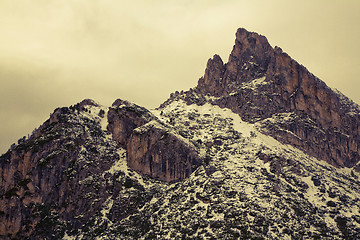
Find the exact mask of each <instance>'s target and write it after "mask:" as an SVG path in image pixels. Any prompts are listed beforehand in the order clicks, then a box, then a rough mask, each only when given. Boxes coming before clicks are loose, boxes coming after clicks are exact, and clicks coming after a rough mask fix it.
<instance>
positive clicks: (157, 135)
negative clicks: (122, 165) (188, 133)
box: [108, 99, 202, 182]
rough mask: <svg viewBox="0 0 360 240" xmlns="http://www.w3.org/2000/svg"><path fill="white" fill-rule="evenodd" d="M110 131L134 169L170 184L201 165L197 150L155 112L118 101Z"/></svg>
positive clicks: (111, 118)
mask: <svg viewBox="0 0 360 240" xmlns="http://www.w3.org/2000/svg"><path fill="white" fill-rule="evenodd" d="M108 122H109V125H108V130H109V131H110V132H111V133H112V135H113V138H114V139H115V140H116V141H117V142H118V143H119V144H120V145H122V146H124V147H125V148H126V150H127V163H128V166H129V167H130V168H131V169H134V170H136V171H138V172H139V173H142V174H145V175H148V176H150V177H152V178H156V179H159V180H162V181H166V182H176V181H179V180H182V179H184V178H186V177H188V176H190V174H191V173H192V172H193V171H194V170H195V169H196V168H197V167H198V166H200V165H201V163H202V162H201V160H200V157H199V156H198V154H197V152H196V150H195V147H194V146H192V144H191V143H190V142H188V141H186V140H185V139H184V138H182V137H181V136H180V135H179V134H177V133H176V131H175V130H174V129H172V128H171V127H170V126H168V125H165V124H164V123H162V122H160V121H159V119H157V118H156V117H155V116H154V115H153V114H152V113H151V112H149V111H148V110H147V109H145V108H142V107H140V106H138V105H136V104H132V103H129V102H127V101H123V100H120V99H118V100H116V101H115V102H114V104H113V105H112V107H111V108H109V113H108Z"/></svg>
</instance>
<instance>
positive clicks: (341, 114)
mask: <svg viewBox="0 0 360 240" xmlns="http://www.w3.org/2000/svg"><path fill="white" fill-rule="evenodd" d="M194 92H195V93H196V94H197V96H196V97H194ZM199 94H200V95H203V96H202V97H199ZM210 96H211V97H210ZM209 97H210V98H209ZM181 98H183V99H186V101H188V103H197V104H199V102H200V104H204V103H205V102H211V103H212V104H216V105H219V106H220V107H223V108H229V109H231V110H232V111H234V112H235V113H238V114H239V115H240V116H241V117H242V119H243V120H245V121H248V122H251V123H254V122H258V123H259V124H260V125H261V126H262V127H263V131H264V132H266V133H268V134H270V135H271V136H273V137H274V138H276V139H278V140H280V141H282V142H284V143H289V144H291V145H293V146H296V147H298V148H300V149H303V150H305V151H306V152H308V153H309V154H311V155H312V156H315V157H317V158H319V159H323V160H325V161H327V162H328V163H330V164H332V165H334V166H337V167H353V166H354V165H355V164H356V163H358V162H359V160H360V126H359V120H360V110H359V107H358V105H357V104H355V103H353V102H352V101H351V100H349V99H347V98H346V97H345V96H343V95H342V94H341V93H338V92H335V91H333V90H332V89H330V88H329V87H327V86H326V84H325V83H324V82H322V81H321V80H320V79H318V78H317V77H315V76H314V75H312V74H311V73H310V72H309V71H308V70H307V69H306V68H305V67H303V66H302V65H300V64H299V63H297V62H296V61H295V60H293V59H292V58H291V57H289V56H288V55H287V54H286V53H284V52H283V51H282V50H281V49H280V48H279V47H275V48H272V47H271V46H270V44H269V43H268V41H267V40H266V38H265V37H264V36H261V35H259V34H257V33H251V32H248V31H246V30H245V29H239V30H238V31H237V33H236V40H235V45H234V48H233V50H232V52H231V54H230V57H229V61H228V63H226V64H223V62H222V60H221V59H220V57H219V56H217V55H215V56H214V57H213V58H212V59H210V60H209V61H208V64H207V67H206V70H205V75H204V77H203V78H201V79H200V80H199V82H198V85H197V87H196V88H195V89H194V90H191V91H189V92H187V93H186V94H185V96H182V97H181ZM201 98H202V99H203V100H202V101H200V100H199V99H201ZM193 99H196V101H193ZM287 113H293V114H291V116H292V119H286V121H278V120H281V119H282V118H281V117H279V116H281V115H284V114H285V115H286V114H287Z"/></svg>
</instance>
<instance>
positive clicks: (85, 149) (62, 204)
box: [0, 100, 119, 239]
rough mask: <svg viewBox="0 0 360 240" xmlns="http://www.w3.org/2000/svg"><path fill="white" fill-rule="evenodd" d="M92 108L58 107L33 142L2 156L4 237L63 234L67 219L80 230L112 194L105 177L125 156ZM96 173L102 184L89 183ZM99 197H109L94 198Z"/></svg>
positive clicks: (0, 185) (0, 217) (0, 228)
mask: <svg viewBox="0 0 360 240" xmlns="http://www.w3.org/2000/svg"><path fill="white" fill-rule="evenodd" d="M87 101H89V100H87ZM91 103H93V102H91ZM92 106H93V111H95V110H96V111H97V112H99V111H100V108H99V107H98V106H97V107H95V106H94V105H92ZM90 108H91V105H89V104H86V101H85V102H82V103H81V104H77V105H76V107H70V108H67V107H65V108H59V109H57V110H55V111H54V113H53V114H52V115H51V117H50V119H49V120H47V121H46V122H45V123H44V124H43V125H42V126H40V128H39V129H37V130H36V131H35V132H34V134H33V135H32V136H31V137H30V138H29V139H28V140H26V141H24V142H23V143H21V144H19V145H18V146H16V147H15V148H14V149H13V150H11V151H8V152H7V153H6V154H4V155H3V156H1V159H0V164H1V168H0V212H1V214H0V236H2V237H9V238H19V239H24V238H26V237H29V238H34V236H38V237H39V238H41V237H45V236H47V237H50V238H54V239H55V238H59V237H60V236H63V234H64V231H65V228H67V227H68V226H67V221H70V220H71V221H72V223H73V225H72V227H71V228H73V229H77V228H78V227H79V226H81V225H82V224H83V222H84V221H87V220H88V219H90V218H91V216H92V215H93V214H94V213H95V212H96V211H97V210H98V209H99V207H100V206H101V205H102V204H103V203H104V201H105V200H106V198H107V196H110V195H111V194H110V191H108V189H106V188H105V182H106V181H105V179H104V178H101V177H100V176H101V174H102V173H103V172H105V171H106V170H108V169H109V168H110V166H111V165H112V164H113V163H114V162H115V161H117V160H118V159H119V155H118V154H117V149H116V144H115V143H112V142H109V141H105V140H104V139H105V138H104V136H105V133H104V132H103V131H102V129H101V126H100V124H99V123H100V121H101V117H99V116H97V113H95V114H94V116H90V115H89V113H88V111H90V110H88V109H90ZM85 110H86V111H85ZM90 176H91V178H93V177H94V178H95V177H96V178H97V180H98V181H97V183H96V186H95V185H91V184H88V183H87V181H88V182H89V183H90V182H91V179H89V177H90ZM97 195H102V196H103V197H104V198H102V199H99V201H94V200H95V199H97ZM80 215H81V217H78V218H76V219H75V216H80Z"/></svg>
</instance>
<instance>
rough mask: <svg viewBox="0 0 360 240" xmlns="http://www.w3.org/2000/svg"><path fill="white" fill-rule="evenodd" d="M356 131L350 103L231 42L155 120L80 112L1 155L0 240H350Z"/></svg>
mask: <svg viewBox="0 0 360 240" xmlns="http://www.w3.org/2000/svg"><path fill="white" fill-rule="evenodd" d="M294 69H296V71H294ZM314 89H316V90H314ZM307 91H310V92H307ZM324 96H325V97H324ZM322 97H324V98H322ZM328 97H329V98H328ZM302 98H304V102H301V99H302ZM299 99H300V100H299ZM324 99H328V100H329V101H330V103H332V105H331V106H327V103H326V101H325V100H324ZM302 104H303V105H302ZM324 109H325V110H326V111H329V112H330V116H329V118H327V115H324V114H325V113H322V111H325V110H324ZM337 115H338V116H339V118H340V120H341V121H340V122H337V120H336V117H335V116H337ZM358 123H359V122H358V106H357V105H356V104H354V103H352V102H351V101H350V100H348V99H347V98H346V97H344V96H343V95H341V94H340V93H336V92H334V91H332V90H331V89H330V88H328V87H326V85H325V84H324V83H323V82H321V81H320V80H319V79H317V78H316V77H314V76H312V75H311V74H310V73H308V72H307V70H306V69H305V68H304V67H302V66H300V65H299V64H297V63H296V62H295V61H294V60H291V59H290V57H288V56H287V55H286V54H284V53H282V52H281V51H280V50H279V48H275V49H273V48H272V47H271V46H270V45H269V44H268V42H267V40H266V38H265V37H263V36H260V35H258V34H256V33H249V32H247V31H246V30H244V29H239V30H238V32H237V40H236V43H235V46H234V50H233V52H232V54H231V55H230V59H229V62H228V63H227V64H223V62H222V60H221V59H220V57H218V56H216V55H215V56H214V58H213V59H211V60H209V62H208V66H207V69H206V71H205V76H204V78H202V79H200V80H199V83H198V86H197V87H195V88H194V89H191V90H189V91H186V92H180V93H176V94H171V97H170V99H168V100H167V101H166V102H165V103H163V104H162V105H161V106H160V107H159V108H158V109H156V110H147V109H145V108H143V107H140V106H138V105H136V104H133V103H130V102H128V101H124V100H120V99H118V100H116V101H115V102H114V103H113V105H112V106H110V107H104V106H101V105H99V104H97V103H95V102H94V101H92V100H88V99H87V100H84V101H82V102H81V103H78V104H76V105H74V106H70V107H63V108H59V109H56V110H55V111H54V113H53V114H51V116H50V119H49V120H47V121H46V122H45V123H44V124H43V125H42V126H40V127H39V128H38V129H36V130H35V131H34V132H33V134H32V135H31V136H30V137H29V138H28V139H22V140H21V141H19V144H18V145H15V146H14V147H12V148H11V149H9V151H8V152H7V153H6V154H4V155H2V156H1V157H0V166H1V168H0V236H1V238H3V239H12V238H15V239H39V238H41V239H239V238H240V239H358V238H359V237H360V236H359V233H360V198H359V197H360V189H359V188H360V180H359V176H360V174H359V172H358V171H357V170H358V165H357V163H358V157H357V155H356V152H355V150H356V148H357V146H358V143H359V141H358V132H357V131H355V130H354V129H355V126H358ZM324 145H326V146H327V148H326V147H324ZM326 150H328V152H327V151H326ZM351 156H352V158H351ZM323 160H325V161H323Z"/></svg>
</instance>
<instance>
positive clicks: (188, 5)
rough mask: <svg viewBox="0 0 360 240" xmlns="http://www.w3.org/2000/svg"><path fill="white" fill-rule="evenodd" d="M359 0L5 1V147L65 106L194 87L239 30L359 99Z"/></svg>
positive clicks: (1, 139) (152, 98) (0, 113)
mask: <svg viewBox="0 0 360 240" xmlns="http://www.w3.org/2000/svg"><path fill="white" fill-rule="evenodd" d="M359 12H360V1H358V0H343V1H340V0H316V1H313V0H302V1H292V0H252V1H248V0H246V1H245V0H226V1H224V0H196V1H194V0H191V1H190V0H176V1H175V0H151V1H149V0H132V1H123V0H91V1H90V0H31V1H30V0H0V98H1V99H0V121H1V122H0V123H1V124H0V153H2V152H4V151H5V150H6V149H8V147H9V146H10V145H11V143H13V142H15V141H17V139H19V138H20V137H22V136H24V135H27V134H28V133H31V131H32V130H33V129H34V128H35V127H38V126H39V125H40V124H41V123H42V122H44V121H45V120H46V119H47V118H48V117H49V113H51V112H52V111H53V110H54V109H55V108H56V107H60V106H69V105H72V104H75V103H76V102H79V101H81V100H82V99H84V98H92V99H94V100H96V101H98V102H100V103H101V104H103V105H110V104H111V103H112V102H113V101H114V100H115V99H116V98H123V99H127V100H130V101H133V102H136V103H137V104H139V105H142V106H145V107H149V108H153V107H156V106H158V105H159V104H160V103H161V102H163V101H164V100H165V99H166V98H167V97H168V96H169V94H170V93H171V92H173V91H175V90H187V89H189V88H190V87H194V86H195V85H196V84H197V80H198V78H199V77H200V76H202V75H203V73H204V70H205V65H206V62H207V60H208V58H210V57H212V56H213V55H214V54H215V53H217V54H219V55H220V56H221V57H222V58H223V60H224V61H225V62H226V61H227V59H228V56H229V54H230V52H231V49H232V46H233V43H234V40H235V32H236V29H237V28H238V27H245V28H246V29H248V30H249V31H255V32H258V33H260V34H262V35H265V36H266V37H267V38H268V40H269V42H270V44H271V45H272V46H275V45H277V46H280V47H281V48H282V49H283V50H284V51H286V52H287V53H288V54H289V55H290V56H291V57H292V58H294V59H295V60H297V61H298V62H300V63H301V64H303V65H305V66H306V67H307V68H308V69H309V70H310V71H311V72H313V73H314V74H315V75H316V76H318V77H319V78H321V79H322V80H323V81H325V82H326V83H327V84H328V85H329V86H330V87H333V88H337V89H339V90H340V91H342V92H343V93H344V94H346V95H347V96H349V97H350V98H352V99H353V100H354V101H355V102H357V103H360V95H359V94H358V91H359V90H360V83H359V81H358V78H359V77H358V75H359V70H360V67H359V66H360V47H359V39H360V27H359V24H360V14H359Z"/></svg>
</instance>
